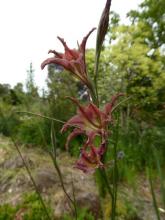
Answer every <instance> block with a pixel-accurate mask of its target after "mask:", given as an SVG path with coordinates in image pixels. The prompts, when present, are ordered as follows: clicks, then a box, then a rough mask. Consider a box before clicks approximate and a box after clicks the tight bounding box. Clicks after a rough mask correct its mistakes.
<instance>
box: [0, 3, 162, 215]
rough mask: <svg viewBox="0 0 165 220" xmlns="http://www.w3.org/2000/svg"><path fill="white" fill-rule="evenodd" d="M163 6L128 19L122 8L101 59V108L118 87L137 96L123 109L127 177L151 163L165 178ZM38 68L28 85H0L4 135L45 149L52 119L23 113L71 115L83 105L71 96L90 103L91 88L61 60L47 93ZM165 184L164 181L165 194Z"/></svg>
mask: <svg viewBox="0 0 165 220" xmlns="http://www.w3.org/2000/svg"><path fill="white" fill-rule="evenodd" d="M164 8H165V1H164V0H159V1H158V0H144V1H143V2H142V3H141V5H140V6H139V9H138V10H137V11H130V12H129V13H128V17H129V19H130V24H129V25H123V24H122V21H120V17H119V15H117V14H116V13H115V12H112V13H111V15H110V17H111V22H110V26H109V31H108V33H107V36H106V41H105V43H104V48H103V50H102V54H101V58H100V67H99V85H98V88H99V98H100V103H101V105H102V106H104V104H105V103H107V102H108V101H109V100H110V99H111V96H112V95H114V94H116V93H118V92H123V93H124V94H125V95H126V97H130V99H129V100H127V101H126V102H124V103H122V104H121V105H120V107H119V108H118V114H119V122H120V123H119V128H118V129H119V140H118V151H120V152H123V155H124V158H123V160H122V162H119V177H118V178H119V180H120V181H123V180H129V181H133V176H134V175H136V172H139V171H144V170H145V167H146V166H148V165H149V166H150V167H151V168H152V169H158V170H159V172H158V174H159V175H160V177H161V178H162V179H163V180H164V179H165V173H164V172H163V171H164V168H165V161H164V158H165V135H164V133H165V117H164V116H165V13H164ZM86 59H87V65H88V73H89V75H90V77H91V78H93V69H94V50H93V49H90V50H88V51H87V54H86ZM33 74H34V70H33V66H32V64H30V67H29V70H28V77H27V82H26V89H25V90H24V89H23V84H22V83H18V84H17V85H16V86H15V87H14V88H11V87H10V85H8V84H0V133H2V134H3V135H6V136H14V137H15V138H16V140H17V141H18V142H19V143H23V144H27V145H34V146H35V145H36V146H40V147H45V145H49V144H50V142H51V138H50V128H51V120H48V119H45V118H42V117H38V116H32V115H30V114H25V113H19V112H23V111H30V112H33V113H37V114H40V115H45V116H48V117H52V118H57V119H59V120H62V121H66V120H68V119H69V118H70V117H71V116H73V115H74V114H75V111H76V109H75V106H73V105H72V104H71V102H70V101H69V100H68V99H67V98H66V97H67V96H74V97H77V98H78V99H80V100H81V102H82V103H84V104H85V103H86V101H87V99H88V96H87V92H86V88H85V87H84V86H83V85H81V84H80V82H78V81H77V80H76V79H73V78H72V77H71V76H70V74H69V73H68V72H66V71H64V70H63V69H62V68H61V67H60V66H57V65H49V67H48V78H47V90H46V91H45V90H43V91H42V94H40V93H39V91H38V88H37V87H36V86H35V82H34V78H33V77H34V76H33ZM114 121H115V120H114ZM61 126H62V123H58V122H55V130H56V136H57V146H58V148H60V149H61V150H64V145H65V141H66V137H67V134H64V135H61V133H60V129H61ZM82 138H83V137H78V138H77V139H76V140H74V142H72V143H71V145H73V147H71V148H70V153H71V155H73V156H78V154H79V148H80V146H81V142H82ZM114 139H115V138H114V131H113V130H112V134H111V137H110V140H109V142H110V144H109V151H108V153H107V158H108V160H109V159H110V158H111V159H112V158H113V157H112V155H113V143H114ZM131 178H132V179H131ZM164 188H165V187H164V186H163V185H162V192H163V195H165V193H164V192H165V189H164ZM163 200H164V201H165V198H164V197H163ZM32 204H33V203H32ZM128 206H129V204H128ZM2 208H3V210H2ZM33 208H34V207H32V209H33ZM128 208H129V207H128ZM0 209H1V210H0V219H11V217H10V215H12V213H15V212H16V211H17V209H15V208H11V207H8V206H4V207H0ZM9 209H10V210H9ZM34 209H35V208H34ZM5 210H7V211H5ZM131 211H132V210H131ZM3 213H4V214H3ZM81 214H82V216H83V217H80V219H84V218H85V217H84V216H86V215H88V218H87V219H93V218H92V217H90V214H89V213H86V211H84V210H83V211H82V212H81ZM3 215H4V216H5V217H2V216H3ZM29 216H30V214H29ZM25 219H30V217H27V218H25ZM33 219H34V218H33ZM35 219H38V218H37V217H36V218H35ZM65 219H69V217H67V216H66V217H65Z"/></svg>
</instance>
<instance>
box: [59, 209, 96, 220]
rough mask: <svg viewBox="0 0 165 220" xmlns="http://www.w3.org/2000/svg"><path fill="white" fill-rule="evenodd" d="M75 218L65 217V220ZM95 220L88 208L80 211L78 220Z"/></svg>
mask: <svg viewBox="0 0 165 220" xmlns="http://www.w3.org/2000/svg"><path fill="white" fill-rule="evenodd" d="M72 219H73V217H71V216H70V215H64V217H63V220H72ZM94 219H95V218H94V217H93V216H92V214H91V213H90V212H89V210H88V209H86V208H81V209H78V217H77V220H94Z"/></svg>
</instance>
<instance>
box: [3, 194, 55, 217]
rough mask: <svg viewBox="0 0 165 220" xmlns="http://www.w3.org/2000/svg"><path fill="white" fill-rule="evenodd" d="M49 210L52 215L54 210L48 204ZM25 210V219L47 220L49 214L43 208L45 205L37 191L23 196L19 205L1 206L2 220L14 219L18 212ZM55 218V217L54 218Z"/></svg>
mask: <svg viewBox="0 0 165 220" xmlns="http://www.w3.org/2000/svg"><path fill="white" fill-rule="evenodd" d="M47 210H48V213H49V214H50V216H51V217H52V216H53V215H52V213H53V212H52V210H51V208H50V206H48V205H47ZM21 211H23V212H22V213H23V220H46V219H47V215H46V213H45V211H44V210H43V206H42V204H41V202H40V200H39V199H38V195H36V193H30V194H25V195H24V196H23V201H22V203H21V204H19V205H17V206H15V207H14V206H12V205H9V204H5V205H1V206H0V220H13V219H15V217H16V216H17V215H18V213H19V212H20V213H21ZM52 219H53V218H52Z"/></svg>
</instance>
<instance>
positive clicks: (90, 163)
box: [34, 0, 123, 220]
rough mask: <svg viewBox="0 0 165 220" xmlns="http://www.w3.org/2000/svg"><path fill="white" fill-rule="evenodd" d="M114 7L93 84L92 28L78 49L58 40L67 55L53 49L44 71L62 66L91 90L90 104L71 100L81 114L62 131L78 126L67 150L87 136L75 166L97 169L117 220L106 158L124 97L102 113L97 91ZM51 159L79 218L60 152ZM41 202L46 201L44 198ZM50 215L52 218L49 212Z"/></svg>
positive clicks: (104, 25)
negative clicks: (88, 44)
mask: <svg viewBox="0 0 165 220" xmlns="http://www.w3.org/2000/svg"><path fill="white" fill-rule="evenodd" d="M110 5H111V0H107V1H106V5H105V8H104V10H103V13H102V16H101V19H100V22H99V26H98V31H97V40H96V55H95V68H94V80H93V81H91V79H90V78H89V75H88V72H87V67H86V62H85V46H86V41H87V39H88V37H89V35H90V34H91V33H92V32H93V31H94V30H95V28H92V30H91V31H90V32H89V33H88V34H87V35H86V36H85V37H84V38H83V40H82V43H81V44H80V45H78V50H75V49H70V48H69V47H68V46H67V44H66V43H65V41H64V39H62V38H60V37H58V39H59V40H60V42H61V43H62V44H63V46H64V49H65V52H64V53H59V52H57V51H55V50H50V51H49V52H48V53H53V54H54V57H52V58H48V59H46V60H45V61H44V62H43V63H42V64H41V68H42V69H43V68H44V67H45V66H46V65H48V64H57V65H60V66H62V67H63V68H64V69H66V70H68V71H69V72H70V73H71V74H72V75H73V76H74V77H76V78H77V79H78V80H80V82H81V83H82V84H83V85H85V86H86V87H87V88H88V95H89V97H90V101H89V103H88V104H87V105H85V106H82V105H81V104H80V103H79V101H78V100H77V99H75V98H74V97H69V98H70V99H71V101H72V102H73V103H74V104H75V105H76V106H77V114H76V115H75V116H73V117H72V118H71V119H69V120H68V121H67V122H64V125H63V127H62V130H61V132H65V131H66V130H67V129H68V128H69V127H74V128H73V131H72V132H71V133H70V135H69V136H68V138H67V141H66V148H68V146H69V143H70V141H71V140H72V139H74V138H75V137H76V136H78V135H84V136H85V138H86V139H85V141H84V143H83V146H82V148H81V150H80V158H79V159H78V160H77V162H76V164H75V167H76V168H78V169H80V170H82V171H83V172H85V173H89V172H95V171H96V170H97V171H98V172H96V174H97V175H98V176H99V178H100V180H101V181H100V185H99V188H100V189H102V188H103V187H106V189H107V192H108V193H109V194H110V197H111V201H112V202H111V203H112V213H111V219H112V220H114V219H115V210H116V208H115V207H116V198H117V178H116V174H115V175H114V181H113V186H111V185H110V183H109V180H108V177H107V174H106V169H105V168H106V165H105V156H106V152H107V147H108V138H109V134H110V132H109V125H110V124H111V125H112V122H113V121H112V113H113V111H114V110H115V109H116V107H117V106H118V104H117V105H115V104H116V100H117V99H118V97H120V96H122V95H123V94H121V93H119V94H117V95H114V96H113V97H112V99H111V101H110V102H109V103H107V104H106V105H105V106H104V108H103V110H101V108H100V107H99V98H98V91H97V79H98V66H99V58H100V54H101V49H102V44H103V41H104V38H105V34H106V32H107V29H108V23H109V11H110ZM43 117H44V116H43ZM45 118H48V117H45ZM53 120H56V121H59V122H61V121H60V120H58V119H53ZM53 120H52V121H53ZM62 123H63V122H62ZM96 137H99V139H100V144H99V146H96V144H95V138H96ZM116 143H117V141H116ZM53 145H54V142H53ZM116 147H117V146H115V149H116ZM55 148H56V147H55ZM116 155H117V154H115V158H116ZM51 157H52V158H53V162H54V165H55V168H56V170H57V172H58V174H59V178H60V182H61V186H62V187H63V190H64V192H65V194H66V196H67V197H68V199H69V201H70V203H71V204H72V207H73V208H74V211H75V219H77V207H76V201H75V196H73V197H74V198H73V199H72V198H71V197H70V195H69V194H68V193H67V191H66V190H65V187H64V184H63V179H62V175H61V171H60V170H59V166H58V165H57V161H56V153H55V156H51ZM114 172H115V173H117V160H116V159H115V163H114ZM34 186H35V183H34ZM35 188H36V187H35ZM73 188H74V187H73ZM73 194H74V193H73ZM39 196H40V194H39ZM40 199H41V201H42V198H40ZM42 204H43V207H44V208H45V206H44V203H43V201H42ZM47 216H48V218H49V215H48V213H47Z"/></svg>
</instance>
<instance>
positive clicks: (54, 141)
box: [49, 121, 77, 220]
mask: <svg viewBox="0 0 165 220" xmlns="http://www.w3.org/2000/svg"><path fill="white" fill-rule="evenodd" d="M51 140H52V147H53V154H52V153H51V152H49V154H50V157H51V158H52V161H53V164H54V167H55V169H56V171H57V174H58V176H59V179H60V183H61V187H62V189H63V191H64V193H65V195H66V197H67V198H68V200H69V202H70V203H71V204H72V205H73V208H74V212H75V219H76V220H77V206H76V200H75V194H74V191H73V200H72V198H71V197H70V195H69V194H68V193H67V191H66V189H65V185H64V181H63V177H62V174H61V170H60V168H59V166H58V163H57V152H56V149H57V144H56V138H55V130H54V124H53V121H52V126H51ZM72 188H73V185H72ZM73 190H74V188H73Z"/></svg>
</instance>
